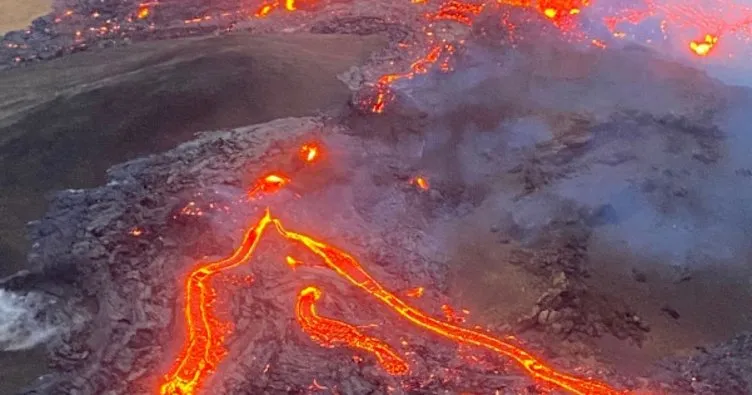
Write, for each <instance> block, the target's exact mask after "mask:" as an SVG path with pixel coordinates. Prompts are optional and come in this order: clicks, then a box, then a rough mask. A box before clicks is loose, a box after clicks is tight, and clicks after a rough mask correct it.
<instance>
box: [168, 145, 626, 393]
mask: <svg viewBox="0 0 752 395" xmlns="http://www.w3.org/2000/svg"><path fill="white" fill-rule="evenodd" d="M305 152H306V155H304V156H303V157H302V158H301V159H302V160H304V161H307V160H308V159H311V160H312V159H313V158H314V157H315V154H314V155H312V156H310V157H309V155H308V153H310V152H312V151H310V150H307V151H305ZM314 152H315V151H314ZM289 181H290V180H289V179H288V178H287V177H284V176H279V175H277V174H274V173H272V174H269V175H267V176H265V177H262V178H261V179H259V180H258V181H257V183H256V184H255V185H254V186H253V187H252V188H251V190H250V191H249V192H248V194H249V198H255V197H256V196H257V195H260V194H263V193H273V192H276V191H278V190H279V189H280V188H282V187H283V186H284V185H286V184H287V183H288V182H289ZM426 186H427V184H426ZM270 223H273V224H274V225H275V228H276V229H277V231H278V232H279V234H280V235H281V236H282V237H283V238H284V239H286V240H289V241H291V242H295V243H299V244H302V245H303V246H305V247H307V248H308V249H309V250H310V251H311V252H313V253H314V254H315V255H317V256H318V257H320V258H321V259H322V260H323V261H324V263H325V266H326V267H328V268H329V269H332V270H334V271H335V272H336V273H337V274H339V275H340V276H341V277H343V278H344V279H346V280H347V281H349V282H350V283H351V284H353V285H355V286H356V287H358V288H360V289H362V290H364V291H366V292H367V293H368V294H370V295H371V296H373V297H375V298H376V299H378V300H380V301H381V302H382V303H384V304H385V305H386V306H387V307H389V308H391V309H392V310H394V311H395V312H396V313H397V314H399V315H400V316H402V317H403V318H405V319H407V320H408V321H409V322H411V323H412V324H414V325H415V326H418V327H420V328H423V329H427V330H428V331H430V332H432V333H434V334H436V335H440V336H442V337H444V338H446V339H449V340H452V341H454V342H456V343H458V344H461V345H470V346H477V347H482V348H485V349H488V350H490V351H493V352H495V353H497V354H500V355H502V356H505V357H508V358H511V359H512V360H514V361H515V362H517V363H518V364H519V365H520V366H521V367H522V368H523V369H524V370H525V371H526V372H527V374H528V375H529V376H531V377H532V378H533V379H535V380H537V381H540V382H544V383H546V384H548V385H553V386H556V387H559V388H562V389H565V390H568V391H570V392H571V393H574V394H581V395H585V394H588V395H611V394H619V393H622V392H621V391H618V390H615V389H613V388H611V387H609V386H608V385H606V384H604V383H601V382H599V381H596V380H593V379H582V378H577V377H575V376H571V375H568V374H565V373H561V372H559V371H556V370H555V369H554V368H552V367H550V366H548V365H546V364H544V363H543V362H542V361H540V360H539V359H537V358H535V357H534V356H533V355H531V354H530V353H528V352H527V351H525V350H523V349H521V348H519V347H517V346H515V345H513V344H510V343H507V342H504V341H502V340H500V339H497V338H495V337H492V336H490V335H487V334H485V333H483V332H480V331H476V330H471V329H467V328H463V327H461V326H459V325H458V322H443V321H439V320H437V319H435V318H432V317H430V316H428V315H427V314H426V313H424V312H423V311H421V310H419V309H417V308H414V307H412V306H410V305H408V304H407V303H405V302H404V301H403V300H401V299H400V298H399V297H398V296H396V295H395V294H394V293H392V292H390V291H388V290H387V289H386V288H384V287H383V286H382V285H381V284H380V283H379V282H377V281H376V280H375V279H373V278H372V277H371V276H370V275H369V274H368V273H367V272H366V271H365V270H364V269H363V267H362V266H361V265H360V263H359V262H358V261H357V260H356V259H355V258H353V257H351V256H350V255H348V254H347V253H345V252H343V251H340V250H338V249H336V248H334V247H332V246H329V245H327V244H325V243H323V242H321V241H317V240H315V239H313V238H311V237H309V236H305V235H303V234H299V233H295V232H292V231H288V230H285V228H284V227H283V226H282V223H281V222H280V220H279V219H276V218H273V217H272V215H271V213H270V211H269V209H268V208H267V210H266V212H265V214H264V216H263V217H262V218H261V219H260V220H259V221H258V222H257V223H256V224H255V225H254V226H252V227H251V228H250V229H249V230H247V231H246V233H245V235H244V238H243V240H242V242H241V244H240V246H239V247H238V248H237V249H236V250H235V251H234V252H233V253H232V254H231V255H230V256H229V257H227V258H223V259H220V260H218V261H214V262H209V263H207V264H204V265H201V266H199V267H198V268H197V269H194V270H193V271H192V272H191V273H190V274H189V276H188V279H187V281H186V284H185V290H184V292H185V305H184V315H185V325H186V329H185V330H186V332H187V333H186V340H185V342H184V344H183V349H182V351H181V353H180V355H179V357H178V358H177V360H176V361H175V363H174V364H173V366H172V367H171V369H170V370H169V373H168V374H166V375H165V376H164V380H163V383H162V385H161V386H160V389H159V393H160V394H161V395H168V394H170V395H173V394H175V395H177V394H180V395H194V394H197V393H198V392H199V391H200V390H201V387H202V385H203V383H204V381H205V380H206V379H207V378H208V377H209V376H210V375H211V374H212V373H213V372H214V371H215V370H216V367H217V366H218V365H219V363H220V362H221V361H222V359H223V358H224V357H225V356H226V355H227V353H228V351H227V350H226V348H225V345H224V340H225V337H226V336H227V335H228V334H229V333H230V330H231V324H230V323H226V322H222V321H221V320H220V319H219V318H217V317H216V316H215V315H214V312H213V310H212V305H213V303H214V301H215V298H216V290H215V289H214V288H213V287H212V284H211V280H212V278H213V276H214V275H215V274H217V273H219V272H221V271H225V270H228V269H232V268H234V267H237V266H238V265H240V264H241V263H243V262H245V261H248V260H249V259H250V258H251V256H252V255H253V252H254V250H255V249H256V246H257V244H258V242H259V239H260V238H261V236H262V234H263V232H264V230H265V229H266V227H267V226H268V225H269V224H270ZM286 261H287V263H288V265H290V266H291V267H292V268H293V269H294V268H295V266H297V265H298V264H299V261H297V260H296V259H294V258H292V257H289V256H288V257H286ZM420 294H422V289H421V292H420ZM320 296H321V291H320V290H319V289H318V288H316V287H314V286H310V287H307V288H305V289H303V290H302V291H301V292H300V294H299V295H298V301H297V304H296V309H295V313H296V314H295V316H296V318H297V321H298V323H299V324H300V326H301V328H302V329H303V331H304V332H305V333H307V334H308V335H309V336H310V337H311V339H312V340H314V341H316V342H318V343H319V344H320V345H322V346H325V347H334V346H337V345H341V344H345V345H348V346H350V347H353V348H358V349H361V350H364V351H367V352H370V353H372V354H374V356H375V357H376V359H377V360H378V362H379V364H380V365H381V366H382V367H383V368H384V370H385V371H386V372H387V373H389V374H391V375H404V374H406V373H408V372H409V367H408V364H407V363H406V362H405V360H404V359H403V358H402V357H401V356H400V355H399V354H397V353H396V352H395V351H394V350H393V349H392V348H390V347H389V345H387V344H386V343H385V342H384V341H382V340H380V339H378V338H375V337H371V336H367V335H365V334H363V333H362V332H361V331H360V330H359V329H358V328H357V327H355V326H353V325H351V324H348V323H346V322H342V321H337V320H334V319H330V318H325V317H321V316H319V315H318V314H317V312H316V305H315V303H316V301H317V300H318V299H319V298H320Z"/></svg>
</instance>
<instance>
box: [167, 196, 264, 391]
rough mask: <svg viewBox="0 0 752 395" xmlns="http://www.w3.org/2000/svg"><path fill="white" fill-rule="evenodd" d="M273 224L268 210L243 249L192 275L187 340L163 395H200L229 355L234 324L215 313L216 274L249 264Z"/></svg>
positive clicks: (186, 308)
mask: <svg viewBox="0 0 752 395" xmlns="http://www.w3.org/2000/svg"><path fill="white" fill-rule="evenodd" d="M271 220H272V218H271V214H270V213H269V211H268V210H267V211H266V213H265V214H264V216H263V217H262V218H261V220H259V222H258V223H256V224H255V225H254V226H252V227H251V228H250V229H249V230H248V231H247V232H246V233H245V235H244V237H243V241H242V242H241V244H240V247H238V248H237V249H236V250H235V251H234V252H233V253H232V254H231V255H230V256H228V257H226V258H223V259H220V260H218V261H214V262H209V263H206V264H202V265H201V266H199V267H198V268H196V269H194V270H193V271H192V272H191V273H190V274H189V275H188V279H187V280H186V282H185V289H184V298H185V301H184V303H185V305H184V310H183V314H184V317H185V331H186V339H185V342H184V346H183V349H182V351H181V352H180V354H179V357H178V358H177V360H176V361H175V363H174V364H173V365H172V367H171V369H170V370H169V373H167V375H165V377H164V380H163V383H162V385H161V386H160V389H159V393H160V394H162V395H168V394H169V395H177V394H180V395H193V394H196V393H197V391H198V390H199V389H200V388H201V385H202V383H203V382H204V381H205V380H206V379H207V378H208V376H209V375H210V374H211V373H212V372H213V371H215V370H216V368H217V365H219V363H220V362H221V361H222V359H224V357H225V356H226V355H227V350H226V349H225V346H224V340H225V336H227V334H229V332H230V331H231V324H230V323H227V322H223V321H221V320H220V319H219V318H218V317H216V316H215V315H214V313H213V311H212V305H213V303H214V300H215V298H216V290H215V289H214V287H212V284H211V280H212V278H213V277H214V275H215V274H217V273H219V272H222V271H226V270H228V269H232V268H234V267H236V266H238V265H240V264H241V263H243V262H245V261H247V260H249V259H250V257H251V256H252V255H253V251H254V250H255V249H256V246H257V245H258V242H259V239H260V238H261V235H262V234H263V232H264V229H265V228H266V226H267V225H269V223H270V222H271Z"/></svg>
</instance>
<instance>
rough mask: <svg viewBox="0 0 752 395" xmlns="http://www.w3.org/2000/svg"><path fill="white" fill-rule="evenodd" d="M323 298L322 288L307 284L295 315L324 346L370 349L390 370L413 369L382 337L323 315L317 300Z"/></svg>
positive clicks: (380, 362)
mask: <svg viewBox="0 0 752 395" xmlns="http://www.w3.org/2000/svg"><path fill="white" fill-rule="evenodd" d="M319 298H321V291H320V290H319V289H318V288H316V287H307V288H305V289H303V290H302V291H300V294H299V295H298V303H297V305H296V306H295V317H296V318H297V320H298V323H299V324H300V327H301V328H302V329H303V332H305V333H307V334H308V336H310V337H311V340H313V341H315V342H316V343H318V344H319V345H321V346H322V347H329V348H332V347H336V346H338V345H340V344H346V345H348V346H350V347H353V348H358V349H361V350H364V351H368V352H370V353H372V354H373V355H374V356H376V360H378V362H379V365H381V367H382V368H383V369H384V370H385V371H386V372H387V373H389V374H391V375H394V376H401V375H404V374H406V373H407V372H408V371H409V366H408V365H407V362H405V360H404V359H402V357H400V355H399V354H397V352H395V351H394V350H393V349H392V348H391V347H389V345H388V344H386V343H385V342H383V341H382V340H380V339H378V338H375V337H371V336H367V335H365V334H363V333H362V332H360V331H359V330H358V328H356V327H355V326H353V325H350V324H348V323H346V322H342V321H337V320H333V319H331V318H325V317H321V316H319V315H318V314H317V313H316V301H318V300H319Z"/></svg>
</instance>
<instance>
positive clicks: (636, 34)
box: [581, 0, 752, 86]
mask: <svg viewBox="0 0 752 395" xmlns="http://www.w3.org/2000/svg"><path fill="white" fill-rule="evenodd" d="M593 3H594V4H592V5H591V6H590V7H587V8H585V9H584V10H583V13H582V14H581V19H582V21H583V25H584V30H585V31H586V32H588V33H590V34H591V35H593V36H595V37H599V38H605V39H606V41H609V45H610V46H613V47H619V46H623V45H625V44H628V43H638V44H641V45H645V46H648V47H650V48H652V49H654V50H656V52H657V53H659V54H660V55H661V56H662V57H664V58H666V59H671V60H674V61H681V62H683V63H685V64H690V65H692V66H693V67H696V68H699V69H702V70H704V71H706V72H708V74H710V75H711V76H713V77H715V78H718V79H720V80H722V81H724V82H726V83H728V84H734V85H745V86H752V66H750V64H749V62H748V61H747V60H748V59H749V58H750V56H752V50H750V45H749V42H750V38H752V1H749V0H622V1H608V2H593ZM630 11H637V12H638V13H639V12H640V11H652V13H651V14H650V15H647V14H646V15H643V16H642V17H638V18H637V19H634V20H632V21H627V20H626V19H625V18H622V19H621V22H620V23H618V25H617V30H618V31H619V32H621V33H624V34H625V37H624V38H623V39H613V38H612V37H611V36H612V34H611V32H609V31H608V29H606V26H605V24H604V21H605V20H606V19H607V18H609V17H614V16H625V15H628V14H629V13H630ZM632 14H633V15H634V12H632ZM706 34H712V35H715V36H717V37H718V38H719V40H718V42H717V44H716V45H715V47H714V49H713V51H712V53H711V54H710V55H709V56H706V57H698V56H696V55H694V54H693V53H692V52H691V51H690V50H689V43H690V42H691V41H693V40H702V38H703V37H704V36H705V35H706Z"/></svg>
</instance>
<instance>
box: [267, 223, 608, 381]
mask: <svg viewBox="0 0 752 395" xmlns="http://www.w3.org/2000/svg"><path fill="white" fill-rule="evenodd" d="M274 224H275V226H276V228H277V231H278V232H280V234H282V235H283V236H284V237H285V238H287V239H289V240H292V241H295V242H298V243H300V244H302V245H304V246H306V247H308V248H309V249H310V250H311V251H312V252H313V253H314V254H316V255H318V256H319V257H320V258H322V259H323V260H324V262H325V263H326V265H327V267H329V268H330V269H332V270H334V271H335V272H336V273H337V274H339V275H340V276H342V277H343V278H345V279H347V280H348V281H349V282H350V283H351V284H353V285H355V286H356V287H358V288H361V289H362V290H364V291H366V292H367V293H369V294H370V295H371V296H373V297H375V298H377V299H378V300H380V301H381V302H382V303H384V304H385V305H386V306H388V307H389V308H391V309H392V310H394V311H395V312H396V313H397V314H399V315H400V316H402V317H403V318H405V319H407V320H408V321H410V322H411V323H413V324H414V325H416V326H418V327H421V328H423V329H426V330H428V331H430V332H433V333H434V334H437V335H440V336H443V337H445V338H447V339H450V340H452V341H455V342H457V343H459V344H464V345H472V346H478V347H483V348H486V349H488V350H491V351H493V352H495V353H498V354H500V355H503V356H506V357H508V358H511V359H512V360H514V361H515V362H517V363H518V364H519V365H521V366H522V368H524V369H525V371H527V373H528V374H529V375H530V376H531V377H533V378H534V379H537V380H540V381H543V382H545V383H548V384H551V385H555V386H557V387H560V388H563V389H566V390H568V391H570V392H572V393H575V394H581V395H586V394H587V395H600V394H604V395H605V394H619V393H622V392H621V391H617V390H615V389H613V388H610V387H609V386H608V385H606V384H604V383H600V382H598V381H596V380H592V379H581V378H577V377H575V376H571V375H568V374H565V373H561V372H558V371H556V370H555V369H553V368H551V367H549V366H548V365H546V364H544V363H543V362H541V361H540V360H538V359H537V358H535V357H534V356H532V355H531V354H530V353H528V352H527V351H525V350H523V349H521V348H519V347H517V346H515V345H513V344H510V343H507V342H504V341H502V340H499V339H497V338H494V337H492V336H489V335H487V334H485V333H482V332H479V331H474V330H471V329H466V328H463V327H461V326H458V325H454V324H451V323H446V322H442V321H439V320H437V319H435V318H431V317H429V316H428V315H427V314H425V313H424V312H422V311H420V310H418V309H416V308H414V307H412V306H410V305H408V304H407V303H405V302H404V301H402V300H401V299H400V298H399V297H397V296H396V295H395V294H393V293H391V292H389V291H388V290H387V289H385V288H384V287H383V286H382V285H381V284H379V283H378V282H377V281H376V280H374V279H373V278H372V277H371V276H370V275H369V274H368V273H367V272H366V271H365V270H363V268H362V266H361V265H360V263H359V262H358V261H357V260H356V259H355V258H353V257H351V256H349V255H347V254H346V253H344V252H342V251H340V250H338V249H336V248H334V247H331V246H329V245H327V244H324V243H322V242H320V241H317V240H314V239H312V238H310V237H308V236H305V235H302V234H299V233H294V232H291V231H287V230H285V229H284V228H283V227H282V224H281V222H280V221H279V220H277V219H275V220H274Z"/></svg>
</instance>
